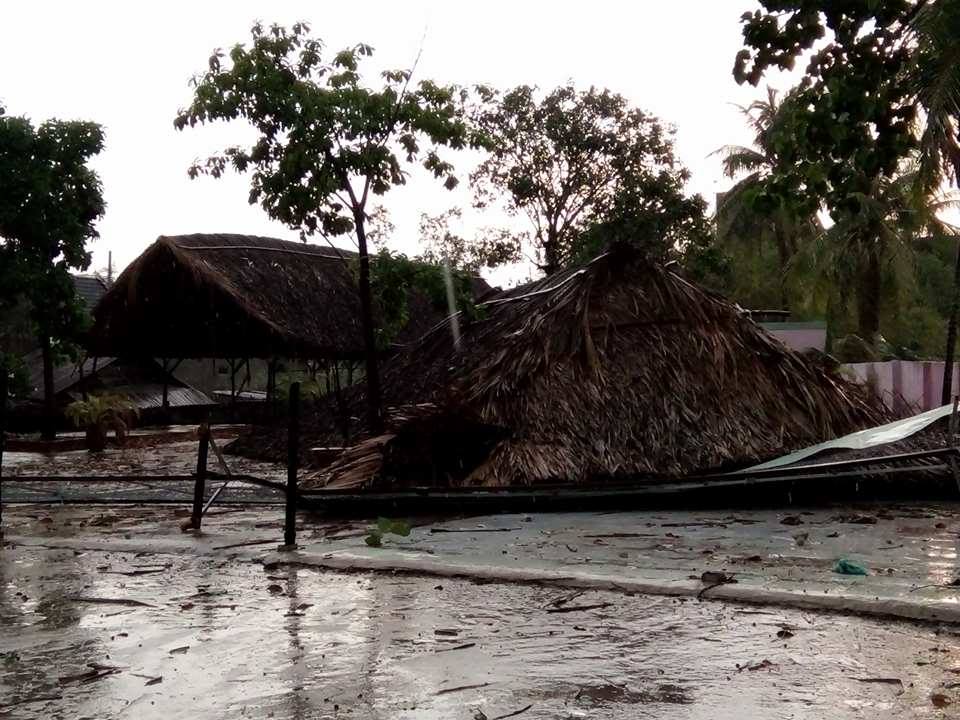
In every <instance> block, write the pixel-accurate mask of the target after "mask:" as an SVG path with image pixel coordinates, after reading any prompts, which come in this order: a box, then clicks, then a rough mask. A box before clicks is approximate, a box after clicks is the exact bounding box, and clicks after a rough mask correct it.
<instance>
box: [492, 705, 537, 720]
mask: <svg viewBox="0 0 960 720" xmlns="http://www.w3.org/2000/svg"><path fill="white" fill-rule="evenodd" d="M532 707H533V703H530V704H529V705H527V706H526V707H524V708H520V709H519V710H514V711H513V712H512V713H507V714H506V715H497V716H496V717H495V718H493V720H506V719H507V718H512V717H516V716H517V715H520V714H522V713H525V712H526V711H527V710H529V709H530V708H532Z"/></svg>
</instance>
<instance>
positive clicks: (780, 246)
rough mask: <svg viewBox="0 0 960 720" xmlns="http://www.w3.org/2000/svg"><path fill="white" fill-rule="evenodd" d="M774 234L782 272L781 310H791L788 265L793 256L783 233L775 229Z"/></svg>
mask: <svg viewBox="0 0 960 720" xmlns="http://www.w3.org/2000/svg"><path fill="white" fill-rule="evenodd" d="M774 234H775V236H776V240H777V260H778V261H779V263H780V267H779V268H778V269H779V272H780V309H781V310H789V309H790V297H789V293H788V292H787V265H788V264H789V263H790V260H791V258H792V257H793V256H792V254H791V253H790V249H789V247H788V246H787V242H786V239H785V238H784V237H783V233H782V232H781V231H780V230H779V229H775V230H774Z"/></svg>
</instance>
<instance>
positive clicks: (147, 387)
mask: <svg viewBox="0 0 960 720" xmlns="http://www.w3.org/2000/svg"><path fill="white" fill-rule="evenodd" d="M110 392H111V393H115V394H117V395H126V396H127V397H128V398H130V400H132V401H133V403H134V404H135V405H136V406H137V407H138V408H140V409H141V410H146V409H147V408H159V407H163V385H154V384H141V385H118V386H116V387H111V388H110ZM70 396H71V397H74V399H77V400H79V399H81V394H80V393H73V392H71V393H70ZM167 403H168V405H169V406H170V407H172V408H174V407H188V406H191V405H214V404H215V403H214V401H213V400H211V399H210V398H209V397H207V395H205V394H204V393H202V392H200V391H199V390H196V389H194V388H191V387H173V386H171V387H168V388H167Z"/></svg>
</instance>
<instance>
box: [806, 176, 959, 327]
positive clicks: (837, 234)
mask: <svg viewBox="0 0 960 720" xmlns="http://www.w3.org/2000/svg"><path fill="white" fill-rule="evenodd" d="M856 199H857V200H858V201H859V202H858V211H857V212H856V213H850V214H847V215H846V216H845V217H844V219H843V220H842V221H841V222H838V223H836V224H835V225H832V226H831V227H830V228H828V229H826V230H825V231H824V232H823V233H822V235H821V236H820V238H818V241H817V242H816V243H814V244H813V245H812V246H811V247H812V248H813V255H814V257H815V259H814V260H813V265H814V268H815V269H814V272H815V274H816V275H817V276H818V277H819V278H821V279H822V280H825V281H826V284H827V285H828V286H830V287H831V288H835V289H838V290H839V299H840V302H841V304H845V301H846V299H847V298H848V297H849V295H850V294H852V295H853V296H855V298H856V311H857V312H856V320H857V332H858V334H859V335H860V336H861V338H863V339H864V340H865V341H866V342H867V343H868V344H869V345H871V346H872V345H874V344H875V342H876V340H877V338H878V335H879V332H880V311H881V305H882V303H883V301H884V292H885V288H890V287H892V288H894V289H895V290H902V289H905V288H906V287H908V286H910V285H911V284H912V283H913V282H914V277H915V272H914V262H913V259H914V255H913V251H914V246H915V245H916V244H917V243H918V241H921V240H922V239H923V238H931V237H932V238H941V237H946V236H954V235H956V234H957V228H955V227H953V226H952V225H950V224H949V223H947V222H945V221H943V220H942V219H941V215H942V213H943V212H944V211H945V210H947V209H950V208H954V207H956V206H957V203H958V201H957V199H956V198H955V197H954V196H952V195H946V194H941V193H937V192H932V191H931V189H930V188H929V187H928V186H927V184H926V182H925V176H924V174H923V172H922V171H921V166H920V163H919V161H918V160H917V159H916V158H911V159H909V160H907V161H905V162H904V163H903V164H902V166H901V168H900V172H898V173H897V174H896V175H895V176H893V177H890V178H888V177H884V176H880V177H877V178H876V179H874V181H873V183H872V185H871V188H870V191H869V192H868V193H863V194H860V195H857V196H856Z"/></svg>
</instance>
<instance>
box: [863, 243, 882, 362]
mask: <svg viewBox="0 0 960 720" xmlns="http://www.w3.org/2000/svg"><path fill="white" fill-rule="evenodd" d="M880 283H881V277H880V250H879V248H878V247H877V246H876V244H875V243H870V245H869V246H868V249H867V264H866V267H864V268H862V269H861V271H860V283H859V284H860V287H859V288H858V290H859V292H858V297H857V332H859V333H860V337H861V338H863V339H864V340H865V341H866V342H867V343H868V344H869V345H871V346H873V345H876V342H877V335H878V334H879V333H880Z"/></svg>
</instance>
